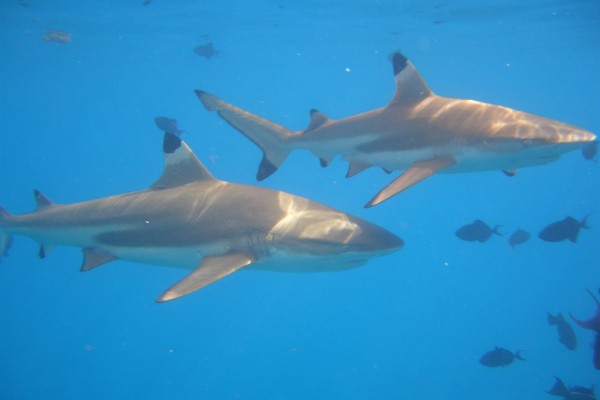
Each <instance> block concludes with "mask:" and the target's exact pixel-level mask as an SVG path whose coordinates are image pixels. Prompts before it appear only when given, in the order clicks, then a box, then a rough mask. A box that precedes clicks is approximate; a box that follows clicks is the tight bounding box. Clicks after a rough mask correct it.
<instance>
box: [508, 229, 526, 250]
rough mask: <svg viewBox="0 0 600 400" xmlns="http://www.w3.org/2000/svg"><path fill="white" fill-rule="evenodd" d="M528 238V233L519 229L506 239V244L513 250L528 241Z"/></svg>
mask: <svg viewBox="0 0 600 400" xmlns="http://www.w3.org/2000/svg"><path fill="white" fill-rule="evenodd" d="M530 237H531V235H530V234H529V232H527V231H525V230H523V229H521V228H519V229H517V230H516V231H514V232H513V234H512V235H510V237H509V238H508V244H510V247H512V248H513V249H514V248H515V246H517V245H519V244H523V243H525V242H526V241H528V240H529V238H530Z"/></svg>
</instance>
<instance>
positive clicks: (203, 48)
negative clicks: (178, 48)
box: [194, 42, 219, 60]
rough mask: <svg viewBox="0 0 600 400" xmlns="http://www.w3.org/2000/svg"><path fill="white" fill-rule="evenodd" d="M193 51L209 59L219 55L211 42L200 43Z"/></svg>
mask: <svg viewBox="0 0 600 400" xmlns="http://www.w3.org/2000/svg"><path fill="white" fill-rule="evenodd" d="M194 53H196V54H198V55H199V56H201V57H204V58H206V59H207V60H210V59H211V58H212V57H215V56H218V55H219V51H217V49H215V46H213V44H212V43H211V42H208V43H207V44H201V45H200V46H196V47H195V48H194Z"/></svg>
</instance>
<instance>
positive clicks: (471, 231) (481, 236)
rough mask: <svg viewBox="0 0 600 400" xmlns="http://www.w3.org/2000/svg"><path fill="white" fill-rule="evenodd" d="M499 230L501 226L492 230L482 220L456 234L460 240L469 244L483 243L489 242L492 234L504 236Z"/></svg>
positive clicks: (460, 229) (464, 227) (477, 220)
mask: <svg viewBox="0 0 600 400" xmlns="http://www.w3.org/2000/svg"><path fill="white" fill-rule="evenodd" d="M499 229H500V225H496V226H495V227H494V228H493V229H492V228H490V227H489V226H488V225H487V224H486V223H485V222H483V221H482V220H480V219H476V220H475V221H473V223H471V224H467V225H465V226H463V227H461V228H459V229H458V230H457V231H456V232H455V234H456V236H457V237H458V238H459V239H461V240H464V241H467V242H479V243H483V242H487V241H488V239H489V238H490V237H491V236H492V234H494V235H498V236H502V235H503V234H502V233H500V231H499Z"/></svg>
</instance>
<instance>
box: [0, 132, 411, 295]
mask: <svg viewBox="0 0 600 400" xmlns="http://www.w3.org/2000/svg"><path fill="white" fill-rule="evenodd" d="M163 150H164V154H165V168H164V171H163V173H162V175H161V177H160V178H159V179H158V181H156V182H155V183H154V184H153V185H152V186H151V187H150V188H149V189H146V190H141V191H137V192H132V193H126V194H122V195H117V196H112V197H105V198H101V199H98V200H92V201H86V202H82V203H76V204H68V205H59V204H55V203H53V202H51V201H50V200H49V199H48V198H47V197H45V196H44V195H42V194H41V193H40V192H39V191H36V192H35V199H36V202H37V209H36V210H35V212H33V213H29V214H23V215H11V214H9V213H7V212H6V211H5V210H3V209H0V255H6V253H7V249H8V247H9V245H10V241H11V234H21V235H26V236H29V237H31V238H33V239H34V240H36V241H37V242H39V243H40V253H39V255H40V257H41V258H44V257H45V256H46V255H47V254H48V252H49V251H50V250H51V249H52V247H53V246H55V245H70V246H77V247H81V248H82V249H83V255H84V260H83V265H82V267H81V269H82V271H88V270H90V269H92V268H95V267H98V266H100V265H102V264H105V263H107V262H109V261H112V260H115V259H121V260H130V261H134V262H140V263H147V264H156V265H164V266H171V267H180V268H186V269H191V270H193V272H192V273H191V274H189V275H188V276H186V277H185V278H183V279H182V280H181V281H179V282H178V283H176V284H175V285H173V286H172V287H171V288H169V289H168V290H167V291H165V292H164V293H163V294H162V295H161V296H160V297H158V299H157V301H158V302H162V301H167V300H172V299H175V298H178V297H181V296H183V295H185V294H188V293H190V292H192V291H194V290H197V289H200V288H202V287H204V286H206V285H208V284H210V283H212V282H214V281H216V280H218V279H220V278H223V277H225V276H227V275H229V274H231V273H232V272H234V271H237V270H239V269H241V268H244V267H245V268H248V267H255V268H260V269H269V270H276V271H290V272H293V271H333V270H340V269H346V268H353V267H358V266H360V265H363V264H364V263H366V262H367V260H368V259H369V258H371V257H375V256H379V255H384V254H388V253H391V252H393V251H396V250H398V249H399V248H400V247H401V246H402V245H403V242H402V240H401V239H400V238H398V237H397V236H395V235H394V234H392V233H390V232H388V231H387V230H385V229H383V228H380V227H378V226H376V225H374V224H372V223H369V222H367V221H364V220H362V219H359V218H357V217H354V216H351V215H348V214H345V213H343V212H341V211H337V210H334V209H332V208H329V207H326V206H324V205H321V204H319V203H316V202H314V201H311V200H309V199H306V198H302V197H299V196H294V195H291V194H288V193H284V192H279V191H274V190H268V189H263V188H259V187H253V186H245V185H238V184H234V183H229V182H224V181H221V180H218V179H216V178H214V177H213V176H212V175H211V174H210V172H209V171H208V170H207V169H206V168H205V167H204V166H203V165H202V163H201V162H200V161H199V160H198V159H197V158H196V156H195V155H194V154H193V153H192V151H191V150H190V148H189V147H188V146H187V145H186V144H185V142H183V141H182V140H181V139H180V137H179V136H178V135H176V134H173V133H169V132H166V133H165V136H164V143H163Z"/></svg>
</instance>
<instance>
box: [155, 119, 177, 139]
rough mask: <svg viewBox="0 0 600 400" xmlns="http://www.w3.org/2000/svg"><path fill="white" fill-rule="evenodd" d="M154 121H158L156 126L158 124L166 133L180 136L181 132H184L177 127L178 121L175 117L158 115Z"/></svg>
mask: <svg viewBox="0 0 600 400" xmlns="http://www.w3.org/2000/svg"><path fill="white" fill-rule="evenodd" d="M154 122H155V123H156V126H158V129H160V130H161V131H163V132H164V133H170V134H172V135H175V136H179V134H180V133H183V131H182V130H180V129H179V128H178V127H177V121H176V120H174V119H171V118H167V117H156V118H154Z"/></svg>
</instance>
